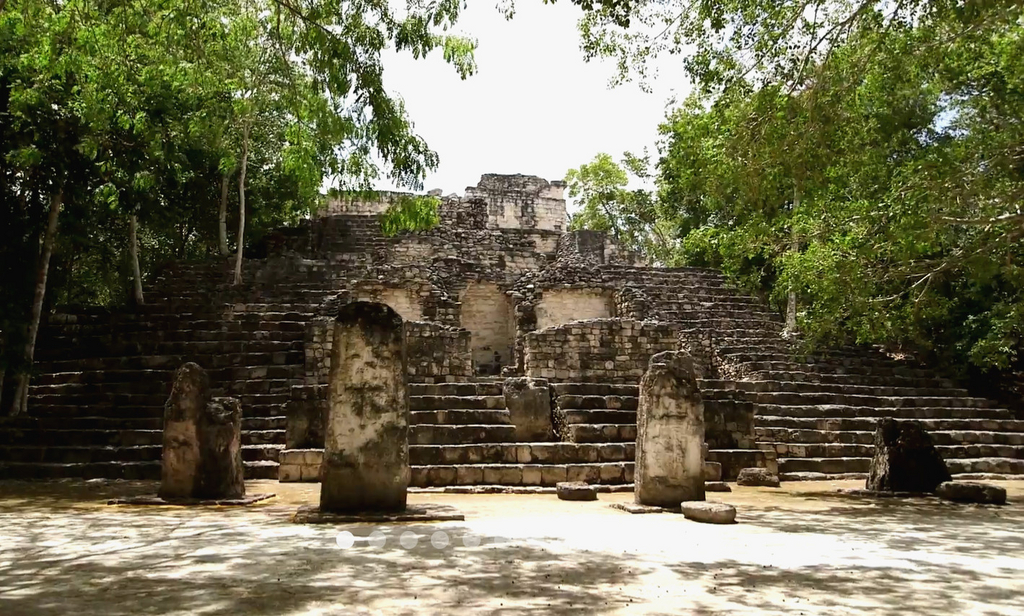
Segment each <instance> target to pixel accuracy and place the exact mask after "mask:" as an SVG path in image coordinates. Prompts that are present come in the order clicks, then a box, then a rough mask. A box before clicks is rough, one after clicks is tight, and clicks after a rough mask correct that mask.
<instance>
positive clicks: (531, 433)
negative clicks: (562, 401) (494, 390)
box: [504, 377, 554, 442]
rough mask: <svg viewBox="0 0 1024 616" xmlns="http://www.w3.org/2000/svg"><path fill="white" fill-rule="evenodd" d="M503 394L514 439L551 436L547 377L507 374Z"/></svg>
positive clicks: (539, 439) (549, 391) (549, 395)
mask: <svg viewBox="0 0 1024 616" xmlns="http://www.w3.org/2000/svg"><path fill="white" fill-rule="evenodd" d="M504 394H505V407H506V408H508V412H509V415H510V416H511V418H512V424H513V425H514V426H515V427H516V440H517V441H523V442H537V441H550V440H552V438H553V437H554V431H553V429H552V425H551V390H550V389H549V388H548V383H547V381H544V380H540V379H531V378H528V377H513V378H508V379H505V387H504Z"/></svg>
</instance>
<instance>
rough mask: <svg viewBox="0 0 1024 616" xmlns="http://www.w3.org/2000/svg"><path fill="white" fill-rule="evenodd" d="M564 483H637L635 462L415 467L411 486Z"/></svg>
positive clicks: (549, 484)
mask: <svg viewBox="0 0 1024 616" xmlns="http://www.w3.org/2000/svg"><path fill="white" fill-rule="evenodd" d="M563 481H585V482H587V483H591V484H611V485H617V484H624V483H632V481H633V463H632V462H604V463H601V462H593V463H585V464H466V465H460V464H450V465H431V466H419V465H414V466H412V478H411V481H410V484H409V485H410V486H412V487H417V488H427V487H432V486H451V485H502V486H554V485H555V484H556V483H560V482H563Z"/></svg>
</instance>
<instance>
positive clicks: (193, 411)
mask: <svg viewBox="0 0 1024 616" xmlns="http://www.w3.org/2000/svg"><path fill="white" fill-rule="evenodd" d="M241 426H242V405H241V403H240V402H239V401H238V400H237V399H235V398H212V399H211V397H210V380H209V377H207V375H206V371H204V370H203V369H202V368H200V367H199V366H198V365H197V364H194V363H191V362H189V363H187V364H185V365H183V366H182V367H181V368H179V369H178V371H177V372H176V373H175V375H174V385H173V386H172V388H171V396H170V398H168V400H167V403H166V404H165V405H164V433H163V463H162V466H161V481H160V491H159V492H158V496H159V497H160V498H161V499H163V500H165V501H181V500H230V499H239V498H241V497H243V496H245V483H244V466H243V464H242V432H241Z"/></svg>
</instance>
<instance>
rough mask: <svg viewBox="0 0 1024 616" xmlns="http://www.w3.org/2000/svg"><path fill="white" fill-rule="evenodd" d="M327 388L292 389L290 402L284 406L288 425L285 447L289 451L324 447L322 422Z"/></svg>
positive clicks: (297, 387) (325, 406) (314, 386)
mask: <svg viewBox="0 0 1024 616" xmlns="http://www.w3.org/2000/svg"><path fill="white" fill-rule="evenodd" d="M326 397H327V388H326V387H323V386H321V385H297V386H294V387H292V394H291V400H289V401H288V403H287V404H286V405H285V412H286V414H287V416H288V423H287V426H286V430H285V445H286V447H288V448H289V449H311V448H319V447H323V446H324V421H325V416H326V414H327V412H326V411H327V399H326Z"/></svg>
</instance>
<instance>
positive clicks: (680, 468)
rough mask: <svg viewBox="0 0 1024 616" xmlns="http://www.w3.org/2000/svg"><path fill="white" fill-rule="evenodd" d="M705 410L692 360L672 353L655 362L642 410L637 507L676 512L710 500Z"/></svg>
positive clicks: (644, 387) (642, 386) (642, 391)
mask: <svg viewBox="0 0 1024 616" xmlns="http://www.w3.org/2000/svg"><path fill="white" fill-rule="evenodd" d="M703 406H704V405H703V403H702V401H701V397H700V391H699V390H698V388H697V378H696V375H695V373H694V370H693V361H692V360H691V358H690V357H689V356H688V355H686V354H685V353H682V352H678V351H668V352H664V353H658V354H657V355H655V356H653V357H651V362H650V367H649V368H648V369H647V372H646V373H645V374H644V376H643V378H642V379H641V380H640V403H639V408H638V410H637V438H636V467H635V475H634V482H635V485H636V488H635V499H636V502H637V503H639V504H641V505H653V506H658V507H676V506H678V505H679V503H680V502H682V501H695V500H703V499H704V452H703V447H704V408H703Z"/></svg>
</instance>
